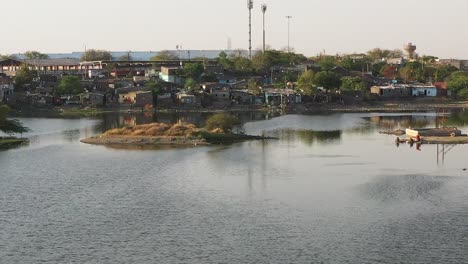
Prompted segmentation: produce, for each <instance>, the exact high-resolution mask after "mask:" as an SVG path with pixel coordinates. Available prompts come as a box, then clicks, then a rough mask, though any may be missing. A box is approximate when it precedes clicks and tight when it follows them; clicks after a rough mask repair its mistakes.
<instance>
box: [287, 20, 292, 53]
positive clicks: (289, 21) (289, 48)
mask: <svg viewBox="0 0 468 264" xmlns="http://www.w3.org/2000/svg"><path fill="white" fill-rule="evenodd" d="M286 18H287V19H288V53H290V52H291V47H290V43H289V38H290V26H291V18H292V16H286Z"/></svg>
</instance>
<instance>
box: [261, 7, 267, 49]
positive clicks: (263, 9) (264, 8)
mask: <svg viewBox="0 0 468 264" xmlns="http://www.w3.org/2000/svg"><path fill="white" fill-rule="evenodd" d="M266 11H267V5H266V4H262V13H263V53H265V50H266V45H265V13H266Z"/></svg>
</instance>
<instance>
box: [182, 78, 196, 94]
mask: <svg viewBox="0 0 468 264" xmlns="http://www.w3.org/2000/svg"><path fill="white" fill-rule="evenodd" d="M184 87H185V89H187V90H188V91H189V92H195V91H196V90H198V89H197V81H195V80H194V79H192V78H187V79H185V86H184Z"/></svg>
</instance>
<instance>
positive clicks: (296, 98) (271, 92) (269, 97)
mask: <svg viewBox="0 0 468 264" xmlns="http://www.w3.org/2000/svg"><path fill="white" fill-rule="evenodd" d="M264 93H265V103H266V104H267V105H271V106H279V105H283V106H285V105H291V104H297V103H301V102H302V96H301V95H300V94H297V93H296V92H295V91H294V90H293V89H275V88H267V89H264Z"/></svg>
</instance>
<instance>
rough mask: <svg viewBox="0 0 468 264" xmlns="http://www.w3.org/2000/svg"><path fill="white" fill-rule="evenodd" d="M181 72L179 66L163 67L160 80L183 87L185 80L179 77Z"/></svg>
mask: <svg viewBox="0 0 468 264" xmlns="http://www.w3.org/2000/svg"><path fill="white" fill-rule="evenodd" d="M179 70H180V67H178V66H162V67H161V72H160V73H159V78H160V79H161V80H163V81H164V82H168V83H175V84H178V85H183V84H184V82H185V80H184V78H182V77H180V76H179V75H178V72H179Z"/></svg>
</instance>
